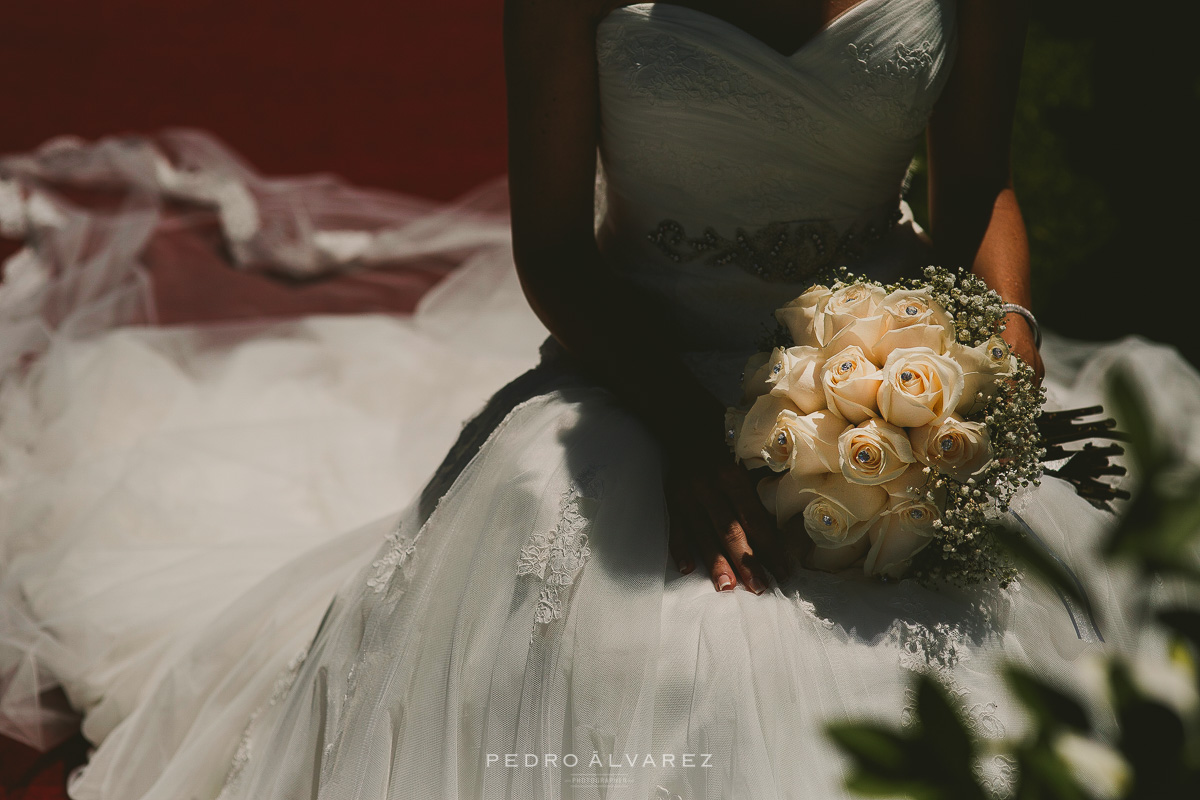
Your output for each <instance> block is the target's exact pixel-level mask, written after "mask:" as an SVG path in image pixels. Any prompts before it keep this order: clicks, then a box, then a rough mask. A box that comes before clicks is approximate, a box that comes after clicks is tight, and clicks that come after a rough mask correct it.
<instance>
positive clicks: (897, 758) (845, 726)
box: [825, 722, 911, 776]
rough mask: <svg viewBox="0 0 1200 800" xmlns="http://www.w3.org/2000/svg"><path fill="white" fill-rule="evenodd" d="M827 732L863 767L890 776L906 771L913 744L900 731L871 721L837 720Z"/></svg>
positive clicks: (827, 728) (827, 727)
mask: <svg viewBox="0 0 1200 800" xmlns="http://www.w3.org/2000/svg"><path fill="white" fill-rule="evenodd" d="M825 731H826V733H827V734H828V735H829V737H830V738H831V739H833V740H834V741H835V742H836V743H837V744H838V746H839V747H841V748H842V750H844V751H846V753H847V754H848V755H850V756H851V757H852V758H853V759H854V760H855V761H856V762H857V763H858V764H859V766H860V767H862V768H863V769H865V770H867V771H869V772H872V773H875V774H877V775H878V774H883V775H889V776H898V775H903V774H905V773H906V771H907V769H908V767H909V766H910V761H911V759H910V755H911V753H910V747H909V744H908V742H907V741H906V740H905V739H904V738H903V737H902V736H900V735H899V734H897V733H895V732H894V731H891V730H889V729H887V728H884V727H882V726H880V725H875V724H873V723H869V722H835V723H832V724H830V725H828V726H826V728H825Z"/></svg>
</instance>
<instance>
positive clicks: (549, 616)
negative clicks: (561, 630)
mask: <svg viewBox="0 0 1200 800" xmlns="http://www.w3.org/2000/svg"><path fill="white" fill-rule="evenodd" d="M602 488H603V484H602V481H601V480H600V477H599V469H598V468H595V467H593V468H591V469H589V470H587V471H585V472H584V473H583V474H582V475H580V476H579V477H578V478H577V479H576V480H574V481H572V482H571V485H570V487H568V488H567V490H566V491H564V492H563V493H562V495H561V497H560V498H559V514H558V522H557V524H556V525H555V527H554V529H553V530H550V531H545V532H542V531H539V532H535V533H533V534H532V535H531V536H530V537H529V540H528V541H527V542H526V543H525V546H524V547H522V548H521V555H520V557H519V558H518V560H517V575H518V576H519V577H528V576H532V577H536V578H539V579H541V581H542V588H541V591H540V592H539V593H538V599H537V605H536V607H535V609H534V616H533V618H534V622H535V625H534V633H535V634H536V632H537V628H538V626H541V625H545V624H548V623H550V622H552V621H554V620H556V619H559V618H560V617H562V615H563V602H564V599H565V595H566V593H567V591H568V590H569V589H570V587H571V584H572V583H574V581H575V577H576V576H577V575H578V574H579V571H580V570H582V569H583V565H584V562H586V561H587V559H588V556H590V555H591V554H592V551H591V550H590V549H589V548H588V537H587V533H586V532H585V530H586V529H587V528H588V526H589V525H590V524H591V520H592V517H593V516H594V515H595V509H596V507H597V506H598V505H599V502H600V500H599V498H600V493H601V491H602Z"/></svg>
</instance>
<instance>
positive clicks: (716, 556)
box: [688, 506, 737, 592]
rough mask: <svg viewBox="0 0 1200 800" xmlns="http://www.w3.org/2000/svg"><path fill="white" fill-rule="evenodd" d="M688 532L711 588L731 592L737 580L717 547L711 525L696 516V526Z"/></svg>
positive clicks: (699, 516) (692, 526) (701, 517)
mask: <svg viewBox="0 0 1200 800" xmlns="http://www.w3.org/2000/svg"><path fill="white" fill-rule="evenodd" d="M693 507H694V506H693ZM688 530H689V531H690V532H691V533H692V534H693V535H694V536H695V544H696V549H697V550H699V551H700V560H701V561H702V562H703V563H704V565H705V566H707V567H708V575H709V577H710V578H711V579H712V582H713V586H715V587H716V589H717V591H718V592H725V591H731V590H732V589H733V587H734V586H736V585H737V578H736V577H735V575H734V572H733V568H732V567H730V566H729V561H728V559H726V558H725V556H724V555H722V554H721V552H720V550H719V549H718V547H717V544H718V543H717V536H716V534H715V533H714V532H713V530H712V523H710V522H709V521H708V520H707V519H704V518H703V516H702V515H700V514H697V515H696V524H695V525H689V528H688Z"/></svg>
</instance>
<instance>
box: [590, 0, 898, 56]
mask: <svg viewBox="0 0 1200 800" xmlns="http://www.w3.org/2000/svg"><path fill="white" fill-rule="evenodd" d="M875 1H876V0H858V2H857V3H855V4H854V5H852V6H850V7H849V8H847V9H845V10H844V11H842V12H841V13H839V14H837V15H836V16H835V17H834V18H833V19H831V20H829V21H828V22H826V23H825V24H824V25H822V26H821V27H820V28H818V29H817V31H816V32H815V33H814V34H813V35H812V36H810V37H809V38H808V39H807V40H805V42H804V43H803V44H801V45H800V46H799V47H798V48H796V49H795V50H793V51H792V52H791V53H790V54H788V53H784V52H782V51H779V50H776V49H775V48H774V47H772V46H771V45H769V44H767V43H766V42H764V41H763V40H762V39H759V38H758V37H757V36H755V35H754V34H752V33H750V32H749V31H747V30H746V29H745V28H742V27H740V26H738V25H735V24H734V23H732V22H730V21H729V20H727V19H725V18H724V17H718V16H716V15H715V14H710V13H708V12H707V11H701V10H700V9H698V8H692V7H691V6H685V5H681V4H679V3H671V2H657V3H630V4H629V5H624V6H616V7H615V8H612V9H610V10H609V11H608V13H607V14H605V15H604V18H605V19H606V18H607V17H609V16H611V15H612V14H613V13H615V12H617V11H620V10H622V9H626V8H633V7H635V6H644V7H648V8H654V7H657V6H669V7H671V8H674V9H677V10H679V11H683V12H691V13H693V14H696V15H698V16H701V17H704V18H706V19H708V20H711V21H713V22H716V23H717V24H719V25H721V26H722V27H725V28H727V29H729V30H730V31H732V32H734V33H736V34H737V35H739V36H742V37H743V38H745V39H748V40H750V41H751V42H753V43H754V44H756V45H757V46H758V47H761V48H762V49H764V50H766V51H768V52H770V53H772V54H774V55H775V56H777V57H778V58H782V59H784V60H785V61H791V60H793V59H795V58H796V57H797V56H799V55H801V54H802V53H806V52H808V50H809V49H811V48H812V46H813V45H814V44H815V43H816V42H818V41H820V40H821V39H822V38H824V37H825V36H826V35H827V34H828V33H829V32H830V31H831V30H833V29H834V28H836V27H837V26H838V23H840V22H842V21H843V20H844V19H846V18H847V17H849V16H851V15H852V14H854V12H856V11H858V10H859V9H861V8H862V7H863V6H867V5H870V4H871V3H872V2H875ZM601 21H603V19H602V20H601Z"/></svg>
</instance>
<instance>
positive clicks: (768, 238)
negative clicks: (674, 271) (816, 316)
mask: <svg viewBox="0 0 1200 800" xmlns="http://www.w3.org/2000/svg"><path fill="white" fill-rule="evenodd" d="M900 216H901V214H900V209H899V208H897V209H895V210H894V211H893V212H892V214H891V215H890V216H889V217H888V219H887V221H886V222H883V223H879V222H871V223H866V224H860V225H854V226H851V227H850V228H849V229H847V230H845V231H839V230H838V229H837V228H836V227H834V225H833V224H832V223H830V222H828V221H826V220H797V221H794V222H772V223H770V224H769V225H765V226H763V227H762V228H759V229H757V230H755V231H746V230H744V229H742V228H738V229H737V231H736V232H735V233H734V236H733V238H732V239H730V238H728V237H725V236H722V235H721V234H719V233H717V231H716V229H715V228H713V227H711V226H710V227H708V228H705V230H704V234H703V235H702V236H700V237H699V238H689V237H688V236H687V234H686V232H685V231H684V229H683V226H682V225H681V224H680V223H679V222H676V221H675V220H673V219H666V220H663V221H662V222H660V223H659V224H658V226H657V227H656V228H655V229H654V230H652V231H651V232H650V233H648V234H646V238H647V239H649V240H650V241H651V242H653V243H654V244H655V245H656V246H657V247H658V249H659V250H661V251H662V253H663V255H665V256H667V258H669V259H670V260H671V261H674V262H682V261H693V260H695V259H698V258H702V259H703V260H704V261H705V262H706V263H708V264H712V265H713V266H726V265H730V264H732V265H734V266H736V267H738V268H739V269H742V270H744V271H745V272H748V273H750V274H751V275H754V276H755V277H757V278H761V279H762V280H764V281H771V282H779V283H799V282H802V281H806V280H809V279H811V278H812V277H813V276H815V275H817V274H818V273H820V272H822V271H824V270H827V269H830V268H833V267H839V266H843V265H846V264H850V263H853V262H854V261H856V260H857V259H859V258H860V257H862V255H863V253H864V252H865V251H866V249H867V248H868V247H869V246H870V245H872V244H874V243H875V242H877V241H879V240H880V239H882V238H883V237H884V235H886V234H887V232H888V231H890V230H891V229H892V228H894V227H895V225H896V223H897V222H899V221H900Z"/></svg>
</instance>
